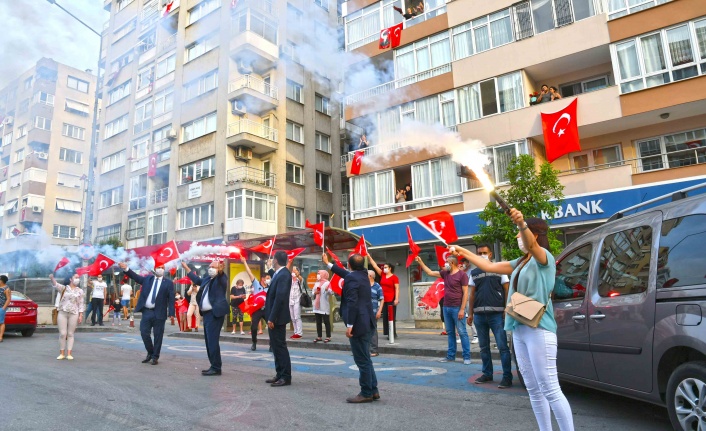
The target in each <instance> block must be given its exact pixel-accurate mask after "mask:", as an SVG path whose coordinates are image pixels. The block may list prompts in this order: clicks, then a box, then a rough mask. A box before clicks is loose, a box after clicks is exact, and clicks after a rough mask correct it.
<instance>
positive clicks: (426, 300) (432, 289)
mask: <svg viewBox="0 0 706 431" xmlns="http://www.w3.org/2000/svg"><path fill="white" fill-rule="evenodd" d="M444 291H445V288H444V279H443V278H437V279H436V281H435V282H434V284H432V285H431V286H429V290H427V293H425V294H424V296H423V297H422V299H420V300H419V302H421V303H423V304H424V305H426V306H427V307H429V308H436V307H438V306H439V301H440V300H441V298H443V297H444Z"/></svg>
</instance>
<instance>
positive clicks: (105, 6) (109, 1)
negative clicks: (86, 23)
mask: <svg viewBox="0 0 706 431" xmlns="http://www.w3.org/2000/svg"><path fill="white" fill-rule="evenodd" d="M112 3H113V0H103V9H105V10H106V11H107V12H110V5H111V4H112Z"/></svg>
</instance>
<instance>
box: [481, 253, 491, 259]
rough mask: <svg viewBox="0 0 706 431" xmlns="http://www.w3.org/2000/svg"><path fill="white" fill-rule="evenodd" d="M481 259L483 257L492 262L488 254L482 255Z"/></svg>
mask: <svg viewBox="0 0 706 431" xmlns="http://www.w3.org/2000/svg"><path fill="white" fill-rule="evenodd" d="M480 257H482V258H483V259H485V260H490V257H489V256H488V255H487V254H481V255H480Z"/></svg>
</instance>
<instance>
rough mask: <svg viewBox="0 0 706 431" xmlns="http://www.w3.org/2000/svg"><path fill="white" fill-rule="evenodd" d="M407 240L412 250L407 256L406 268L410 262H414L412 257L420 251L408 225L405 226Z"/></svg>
mask: <svg viewBox="0 0 706 431" xmlns="http://www.w3.org/2000/svg"><path fill="white" fill-rule="evenodd" d="M407 241H409V249H410V251H411V252H412V253H410V254H409V256H407V268H409V266H410V265H411V264H412V262H414V259H415V258H416V257H417V256H419V252H420V251H422V249H421V248H420V247H419V246H418V245H417V244H415V243H414V240H413V239H412V231H410V230H409V226H407Z"/></svg>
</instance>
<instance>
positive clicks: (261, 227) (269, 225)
mask: <svg viewBox="0 0 706 431" xmlns="http://www.w3.org/2000/svg"><path fill="white" fill-rule="evenodd" d="M331 3H332V4H331V5H329V2H328V1H326V0H317V1H304V0H290V1H289V2H287V1H285V0H240V1H227V0H181V1H179V0H175V1H169V2H168V1H164V0H112V1H111V0H106V1H105V8H106V10H109V11H110V21H109V22H108V23H106V27H105V29H104V30H103V47H102V50H103V54H102V60H101V61H102V63H103V64H104V66H105V70H106V72H105V76H104V78H103V82H102V100H103V105H104V109H103V112H102V113H101V118H100V123H101V127H100V129H101V131H100V142H99V145H98V156H97V167H96V187H95V192H94V196H95V211H94V222H93V236H92V240H93V241H94V242H100V241H103V240H106V239H109V238H119V239H120V241H121V242H122V243H123V244H125V245H126V246H127V247H128V248H135V247H142V246H148V245H157V244H162V243H164V242H167V241H170V240H172V239H176V240H194V241H195V240H199V241H213V242H217V243H221V242H223V241H225V242H230V241H234V240H237V239H247V238H253V237H259V236H265V235H275V234H276V233H278V232H285V231H287V230H292V229H298V228H303V226H304V221H305V219H309V220H310V221H312V222H313V221H314V220H317V221H325V222H327V223H329V224H330V225H331V226H337V225H338V226H340V221H339V220H341V217H340V216H339V217H333V219H332V218H331V216H332V215H334V214H336V215H338V214H340V213H339V212H338V208H340V207H341V176H340V167H339V160H340V157H341V150H340V136H339V127H340V117H339V111H340V109H339V108H338V106H339V104H338V103H336V102H334V100H335V99H336V96H335V93H336V92H337V91H338V81H339V80H340V78H338V77H336V76H335V75H330V76H328V75H324V74H321V73H317V72H313V71H311V70H310V69H309V68H306V67H304V66H303V65H302V64H301V62H300V59H299V58H298V53H299V50H298V47H301V46H308V45H309V44H310V43H311V42H310V38H309V35H308V34H305V33H303V32H302V27H305V25H304V24H301V25H296V23H301V22H304V21H307V22H308V23H310V24H313V23H316V24H317V26H322V28H326V29H329V28H332V29H334V30H335V28H336V27H337V23H338V12H337V8H336V5H335V4H334V2H333V1H331ZM310 26H311V27H314V25H310Z"/></svg>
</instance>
